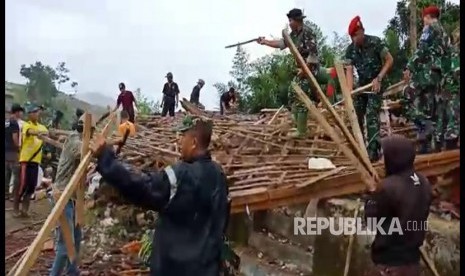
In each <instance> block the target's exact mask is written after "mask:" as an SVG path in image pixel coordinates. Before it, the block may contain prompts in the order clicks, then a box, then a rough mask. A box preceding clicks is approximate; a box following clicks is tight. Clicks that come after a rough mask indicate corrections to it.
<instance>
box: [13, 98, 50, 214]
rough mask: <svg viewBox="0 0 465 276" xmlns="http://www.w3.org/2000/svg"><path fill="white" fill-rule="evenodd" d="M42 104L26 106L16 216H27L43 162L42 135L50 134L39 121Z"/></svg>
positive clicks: (16, 194) (16, 195) (16, 197)
mask: <svg viewBox="0 0 465 276" xmlns="http://www.w3.org/2000/svg"><path fill="white" fill-rule="evenodd" d="M42 110H43V107H42V106H37V105H34V104H30V105H29V106H28V107H26V111H27V113H28V121H26V122H25V123H24V124H23V128H22V145H21V150H20V154H19V163H20V178H19V179H20V180H19V183H20V185H19V189H18V191H17V193H15V199H14V201H13V209H14V211H15V213H14V216H16V217H18V216H22V217H27V216H28V211H29V203H30V199H31V195H32V194H34V192H35V188H36V185H37V179H38V176H39V166H40V164H41V162H42V149H43V145H44V142H43V141H42V140H41V139H40V137H41V136H45V135H48V130H47V128H46V127H45V126H44V125H42V124H41V123H39V116H40V112H41V111H42ZM20 200H22V210H21V211H19V202H20Z"/></svg>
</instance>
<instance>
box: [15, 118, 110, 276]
mask: <svg viewBox="0 0 465 276" xmlns="http://www.w3.org/2000/svg"><path fill="white" fill-rule="evenodd" d="M114 119H115V113H114V112H113V113H111V114H110V120H109V122H108V124H107V125H106V126H105V127H104V128H103V130H102V135H103V136H104V137H106V136H108V133H109V130H110V125H111V124H112V122H113V121H114ZM91 159H92V155H91V153H90V152H88V153H87V154H86V156H85V157H84V158H83V159H82V160H81V162H80V164H79V166H78V168H77V169H76V171H75V172H74V174H73V176H72V177H71V180H70V183H69V184H68V185H67V186H66V188H65V190H64V191H63V193H62V195H61V196H60V198H59V200H58V201H57V202H56V203H55V206H54V207H53V209H52V211H51V212H50V215H49V216H48V217H47V220H46V221H45V223H44V225H43V226H42V228H41V229H40V231H39V233H38V234H37V237H36V238H35V239H34V241H33V242H32V244H31V247H30V249H29V250H28V251H27V252H26V254H25V257H24V259H23V260H22V261H21V263H20V265H19V267H18V269H17V271H16V272H15V274H14V275H15V276H26V275H28V273H29V270H30V269H31V267H32V266H33V265H34V263H35V261H36V260H37V257H38V256H39V253H40V251H41V247H42V245H43V243H44V241H45V239H46V237H47V235H48V234H49V233H50V232H51V231H52V229H53V228H54V227H55V225H56V223H57V221H58V219H59V216H60V215H61V214H62V213H63V210H64V208H65V205H66V204H67V203H68V201H69V199H70V197H71V196H72V194H73V193H74V192H75V190H76V188H77V186H78V185H79V181H80V180H81V178H82V177H83V176H84V174H85V172H86V170H87V167H88V166H89V163H90V161H91Z"/></svg>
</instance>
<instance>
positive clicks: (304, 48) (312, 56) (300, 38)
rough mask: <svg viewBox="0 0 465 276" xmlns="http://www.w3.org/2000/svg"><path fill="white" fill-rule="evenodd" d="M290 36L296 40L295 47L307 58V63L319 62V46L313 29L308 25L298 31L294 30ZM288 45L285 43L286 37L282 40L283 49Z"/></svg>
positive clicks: (293, 40)
mask: <svg viewBox="0 0 465 276" xmlns="http://www.w3.org/2000/svg"><path fill="white" fill-rule="evenodd" d="M289 36H290V37H291V39H292V42H294V45H295V47H296V48H297V50H298V51H299V53H300V55H302V57H303V58H304V59H305V61H306V62H307V64H319V63H320V62H319V59H318V47H317V45H316V35H315V33H314V32H313V31H312V29H311V28H310V27H308V26H306V25H304V26H303V28H302V29H301V30H300V31H298V32H294V31H292V32H291V33H290V34H289ZM287 47H288V45H286V44H285V43H284V39H283V40H281V46H280V48H281V50H283V49H285V48H287Z"/></svg>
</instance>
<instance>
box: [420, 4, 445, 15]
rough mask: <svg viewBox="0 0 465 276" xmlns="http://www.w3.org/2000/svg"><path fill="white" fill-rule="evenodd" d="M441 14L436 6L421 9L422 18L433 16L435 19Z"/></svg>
mask: <svg viewBox="0 0 465 276" xmlns="http://www.w3.org/2000/svg"><path fill="white" fill-rule="evenodd" d="M440 13H441V11H440V10H439V8H438V7H436V6H429V7H426V8H424V9H423V14H422V15H423V17H425V16H427V15H433V16H435V17H439V14H440Z"/></svg>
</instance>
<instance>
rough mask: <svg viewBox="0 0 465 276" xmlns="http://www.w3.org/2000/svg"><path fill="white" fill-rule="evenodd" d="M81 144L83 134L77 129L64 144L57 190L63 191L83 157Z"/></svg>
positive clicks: (58, 172) (59, 165)
mask: <svg viewBox="0 0 465 276" xmlns="http://www.w3.org/2000/svg"><path fill="white" fill-rule="evenodd" d="M81 145H82V141H81V135H80V134H79V133H78V132H76V131H74V132H73V133H71V134H70V135H69V136H68V138H67V139H66V141H65V143H64V144H63V150H62V151H61V154H60V159H59V161H58V168H57V173H56V178H55V183H54V187H55V188H56V189H57V190H59V191H63V190H64V189H65V188H66V186H67V185H68V183H69V181H70V180H71V177H72V176H73V174H74V172H75V171H76V169H77V167H78V165H79V162H80V159H81Z"/></svg>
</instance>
